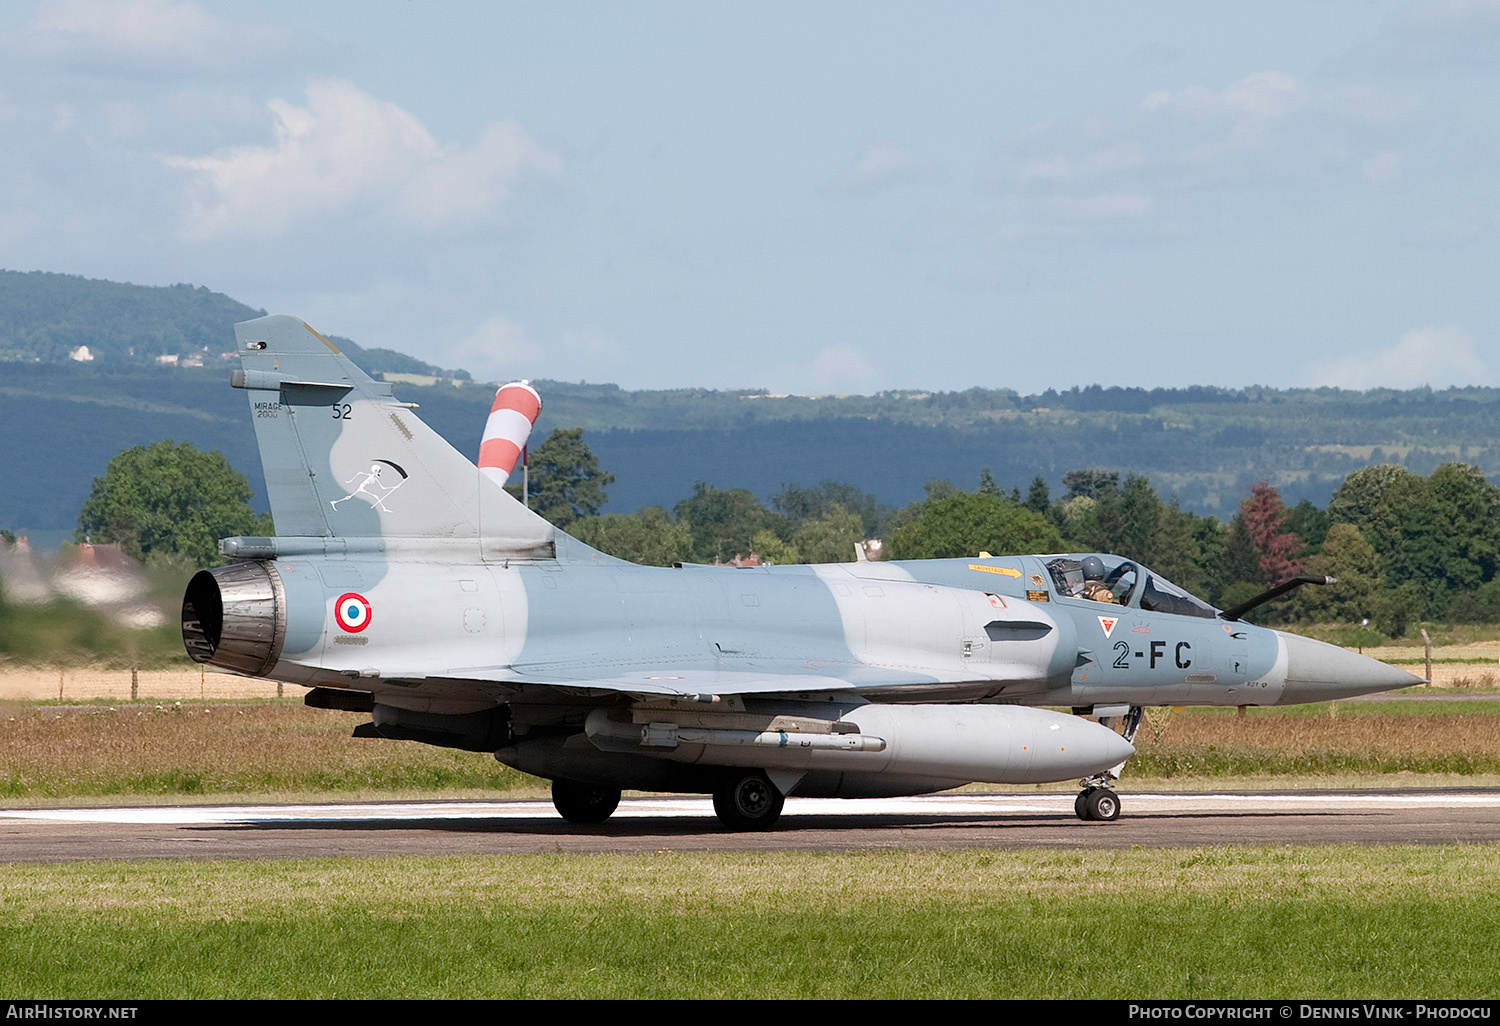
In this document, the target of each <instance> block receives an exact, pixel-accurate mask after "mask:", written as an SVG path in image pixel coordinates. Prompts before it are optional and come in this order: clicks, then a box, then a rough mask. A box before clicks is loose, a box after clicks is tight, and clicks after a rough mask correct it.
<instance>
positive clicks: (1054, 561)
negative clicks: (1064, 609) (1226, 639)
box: [1043, 552, 1218, 620]
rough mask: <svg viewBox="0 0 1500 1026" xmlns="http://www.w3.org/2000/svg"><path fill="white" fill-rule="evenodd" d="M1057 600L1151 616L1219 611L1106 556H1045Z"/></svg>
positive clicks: (1127, 562) (1142, 570)
mask: <svg viewBox="0 0 1500 1026" xmlns="http://www.w3.org/2000/svg"><path fill="white" fill-rule="evenodd" d="M1043 562H1045V563H1046V564H1047V570H1048V572H1049V573H1051V575H1052V583H1053V585H1054V586H1055V587H1056V589H1057V593H1058V595H1060V596H1063V597H1066V598H1080V599H1088V600H1090V601H1092V602H1100V603H1104V604H1107V605H1118V606H1139V608H1141V609H1144V610H1146V611H1147V612H1151V613H1175V614H1177V615H1178V616H1199V617H1203V618H1205V619H1210V620H1211V619H1213V618H1214V617H1215V616H1217V615H1218V611H1217V610H1215V609H1214V608H1213V607H1212V606H1210V605H1209V604H1208V603H1207V602H1204V601H1203V600H1202V599H1199V598H1195V597H1194V596H1192V595H1190V594H1188V593H1187V592H1186V591H1184V590H1183V589H1182V588H1179V587H1177V585H1175V584H1173V583H1172V582H1171V581H1169V580H1167V579H1166V578H1165V577H1162V576H1161V575H1160V574H1155V573H1152V572H1151V571H1150V570H1148V569H1146V568H1145V567H1143V566H1141V565H1140V564H1138V563H1135V562H1134V561H1132V560H1129V559H1125V558H1124V557H1122V556H1112V555H1110V554H1109V553H1107V552H1091V553H1068V554H1066V555H1060V556H1044V557H1043Z"/></svg>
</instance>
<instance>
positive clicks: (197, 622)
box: [182, 560, 286, 677]
mask: <svg viewBox="0 0 1500 1026" xmlns="http://www.w3.org/2000/svg"><path fill="white" fill-rule="evenodd" d="M285 638H286V592H285V591H284V590H283V588H282V585H281V576H280V575H279V574H277V572H276V570H275V568H274V567H272V566H271V565H270V564H269V563H264V562H261V561H259V560H257V561H253V562H248V563H233V564H231V565H229V566H221V567H218V568H217V569H214V570H200V571H198V573H196V574H194V575H193V579H192V580H191V581H189V582H188V586H187V592H186V593H185V594H184V595H183V596H182V643H183V645H185V646H186V647H187V653H188V655H190V656H192V658H193V659H194V660H195V661H197V662H200V663H207V664H208V665H210V666H219V667H222V668H223V669H226V670H233V671H234V672H235V673H244V674H249V675H250V676H252V677H260V676H264V675H265V674H266V673H268V672H270V669H271V667H273V666H275V665H276V660H277V659H279V658H280V657H281V645H282V642H283V641H284V640H285Z"/></svg>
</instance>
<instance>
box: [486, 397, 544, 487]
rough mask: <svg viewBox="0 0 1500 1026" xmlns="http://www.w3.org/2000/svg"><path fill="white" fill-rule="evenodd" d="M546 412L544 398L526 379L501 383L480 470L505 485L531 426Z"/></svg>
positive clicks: (488, 422) (487, 432)
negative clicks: (543, 404)
mask: <svg viewBox="0 0 1500 1026" xmlns="http://www.w3.org/2000/svg"><path fill="white" fill-rule="evenodd" d="M541 412H542V397H541V396H539V395H537V391H536V389H534V388H532V387H531V385H530V384H528V383H527V382H525V381H512V382H511V383H510V384H508V385H501V386H500V388H499V390H498V391H496V392H495V401H494V403H493V404H492V405H491V406H490V419H489V420H487V421H486V422H485V425H484V441H482V442H480V443H479V469H480V470H482V471H484V472H485V473H486V474H488V475H489V476H490V477H491V478H492V479H493V480H494V481H495V482H496V483H497V484H502V485H503V484H504V483H505V482H506V481H507V480H509V478H510V472H511V471H512V470H514V469H516V460H517V459H519V458H520V456H521V450H522V449H524V448H525V447H526V439H528V438H530V437H531V427H532V425H533V424H535V423H536V418H537V416H538V415H539V414H540V413H541Z"/></svg>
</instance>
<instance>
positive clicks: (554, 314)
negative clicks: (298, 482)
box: [0, 0, 1500, 394]
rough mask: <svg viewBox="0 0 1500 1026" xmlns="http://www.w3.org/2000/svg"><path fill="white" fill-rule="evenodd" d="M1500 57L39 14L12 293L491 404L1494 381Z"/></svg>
mask: <svg viewBox="0 0 1500 1026" xmlns="http://www.w3.org/2000/svg"><path fill="white" fill-rule="evenodd" d="M1496 53H1500V0H1418V2H1395V0H1389V2H1381V0H1362V2H1348V0H1318V2H1307V0H1297V2H1282V0H1266V2H1262V3H1257V4H1237V5H1229V4H1204V3H1201V2H1197V0H1192V2H1181V3H1171V2H1143V3H1139V4H1121V3H1118V2H1104V0H1101V2H1073V3H1059V4H1033V3H1004V2H985V3H961V2H941V0H939V2H932V3H920V4H919V3H886V2H879V0H858V2H847V3H846V2H833V0H826V2H819V0H804V2H798V3H786V2H779V0H759V2H754V3H749V2H743V3H742V2H736V0H723V2H716V3H711V4H705V3H701V2H686V3H668V2H659V3H646V2H641V3H629V2H609V3H583V2H578V3H566V2H557V3H542V2H539V0H535V2H527V3H508V2H500V0H489V2H483V3H477V2H476V3H460V2H435V0H434V2H422V0H359V2H336V0H319V2H317V3H305V2H300V0H299V2H274V0H272V2H268V0H258V2H255V3H247V2H240V3H234V2H215V0H199V2H175V0H48V2H38V3H26V2H14V0H13V2H11V3H8V4H5V5H3V6H0V267H4V268H8V269H12V270H23V271H24V270H45V271H58V272H64V273H69V274H81V275H84V276H87V277H95V278H106V279H110V280H116V281H130V282H135V283H137V284H145V285H168V284H173V283H177V282H190V283H192V284H196V285H204V286H207V287H208V288H211V289H214V290H216V291H220V292H224V293H227V294H229V295H230V296H233V297H234V298H236V299H238V300H240V301H242V302H245V303H247V304H250V305H251V306H255V307H261V308H264V309H266V310H268V311H270V312H273V313H289V314H294V315H296V316H299V317H302V318H303V319H304V320H307V321H308V322H309V323H310V324H312V325H313V326H314V327H315V328H317V329H318V330H319V331H322V332H323V333H325V334H337V335H344V336H347V337H349V338H353V339H355V340H356V341H357V342H359V343H360V344H361V345H364V346H382V347H387V348H392V349H397V350H401V351H403V352H407V353H410V354H412V355H414V356H418V357H420V358H422V359H424V360H428V361H430V362H433V363H437V364H439V365H442V366H445V367H463V368H466V369H468V370H469V371H471V372H472V373H474V374H475V375H476V376H477V377H480V378H482V379H492V380H505V379H509V378H514V377H524V378H554V379H562V380H569V381H577V380H587V381H595V382H599V381H607V382H615V383H617V384H619V385H621V386H623V387H627V388H678V387H709V388H748V387H754V388H763V389H767V390H770V391H772V392H787V393H800V394H822V393H868V392H875V391H881V390H886V389H933V390H937V389H942V390H956V389H965V388H970V387H974V386H980V387H985V388H1012V389H1016V390H1017V391H1020V392H1023V393H1035V392H1040V391H1042V390H1044V389H1047V388H1059V389H1061V388H1068V387H1071V386H1073V385H1085V386H1086V385H1090V384H1101V385H1105V386H1110V385H1121V386H1141V387H1154V386H1167V387H1171V386H1187V385H1193V384H1206V385H1220V386H1226V387H1239V386H1245V385H1252V384H1263V385H1271V386H1276V387H1300V386H1314V385H1337V386H1340V387H1346V388H1374V387H1402V388H1405V387H1412V386H1415V385H1420V384H1430V385H1432V386H1434V387H1439V388H1441V387H1447V386H1449V385H1455V384H1457V385H1464V384H1480V385H1491V386H1495V385H1500V352H1497V343H1500V290H1497V289H1496V287H1495V285H1496V282H1495V279H1496V272H1497V270H1500V259H1497V257H1500V245H1497V243H1500V103H1497V102H1496V100H1497V97H1500V61H1496V60H1494V59H1493V56H1494V54H1496ZM228 337H229V334H228V327H227V326H226V339H227V338H228Z"/></svg>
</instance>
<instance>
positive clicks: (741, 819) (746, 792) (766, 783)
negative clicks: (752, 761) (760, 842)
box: [714, 769, 786, 830]
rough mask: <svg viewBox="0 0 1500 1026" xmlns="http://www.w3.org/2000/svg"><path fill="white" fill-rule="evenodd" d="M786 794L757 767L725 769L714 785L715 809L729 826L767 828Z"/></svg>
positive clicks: (777, 814) (774, 821)
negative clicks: (750, 768)
mask: <svg viewBox="0 0 1500 1026" xmlns="http://www.w3.org/2000/svg"><path fill="white" fill-rule="evenodd" d="M785 803H786V797H785V796H784V795H783V794H782V793H781V790H780V789H779V788H777V786H776V785H775V784H774V783H772V781H771V778H770V777H768V776H766V774H765V773H762V772H761V771H760V770H747V769H728V770H725V771H724V775H723V776H722V777H720V778H719V783H718V786H716V787H715V788H714V812H716V813H718V816H719V822H721V823H723V824H724V825H725V826H726V827H728V828H729V829H731V830H769V829H771V827H772V826H774V825H775V823H776V820H777V818H778V817H779V816H780V815H781V807H782V805H784V804H785Z"/></svg>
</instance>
